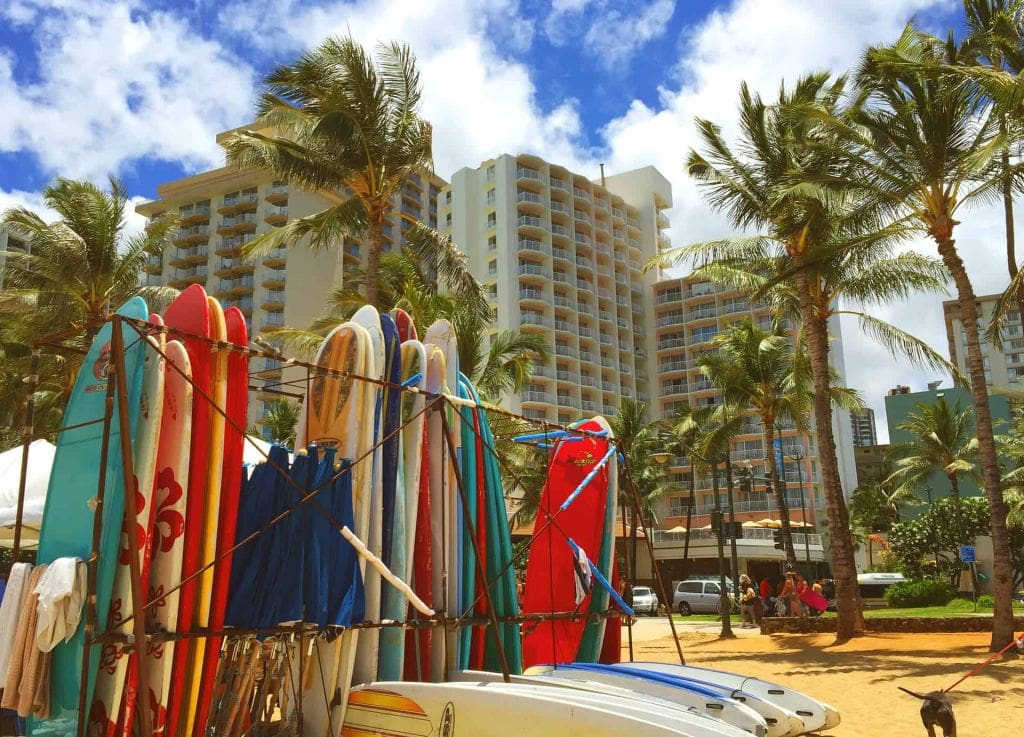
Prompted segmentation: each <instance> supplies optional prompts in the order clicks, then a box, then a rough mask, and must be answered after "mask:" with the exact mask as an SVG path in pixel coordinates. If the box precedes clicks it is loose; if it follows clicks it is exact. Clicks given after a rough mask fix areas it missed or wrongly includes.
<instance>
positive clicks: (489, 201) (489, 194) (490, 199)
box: [487, 187, 497, 205]
mask: <svg viewBox="0 0 1024 737" xmlns="http://www.w3.org/2000/svg"><path fill="white" fill-rule="evenodd" d="M496 198H497V195H496V194H495V192H494V187H491V188H490V189H489V190H487V204H488V205H493V204H494V200H495V199H496Z"/></svg>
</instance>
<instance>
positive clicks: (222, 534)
mask: <svg viewBox="0 0 1024 737" xmlns="http://www.w3.org/2000/svg"><path fill="white" fill-rule="evenodd" d="M224 323H225V325H226V326H227V338H228V342H229V343H233V344H235V345H237V346H241V347H242V348H245V347H246V346H248V345H249V333H248V329H247V328H246V325H245V315H243V314H242V311H241V310H239V309H238V308H237V307H229V308H228V309H226V310H224ZM227 396H228V400H227V407H226V409H227V414H228V421H227V422H225V423H224V465H223V469H224V470H223V475H222V476H221V493H220V514H219V516H218V517H217V559H218V560H220V562H219V563H218V564H217V566H216V567H215V568H214V574H213V602H212V603H211V606H210V629H211V630H219V629H221V628H222V627H223V626H224V613H225V611H226V610H227V606H228V583H229V582H230V580H231V556H228V557H226V558H224V559H223V560H221V556H223V555H224V553H225V552H226V551H228V550H229V549H230V548H231V547H232V546H233V545H234V544H235V528H236V525H237V523H238V499H239V496H240V494H241V489H242V451H243V450H244V444H245V434H244V432H243V431H244V430H245V427H246V417H247V414H248V400H249V356H248V355H247V354H245V353H242V352H240V351H232V352H231V353H229V354H228V395H227ZM235 426H237V427H239V428H241V431H240V430H237V429H236V428H235ZM220 645H221V638H219V637H215V638H211V639H210V640H209V642H208V643H207V645H206V654H205V655H204V660H203V685H202V688H201V690H200V692H199V706H198V712H197V716H196V725H195V730H194V731H195V734H196V735H203V734H205V725H206V719H207V716H208V715H209V711H210V697H211V695H212V692H213V687H214V681H215V678H216V675H217V661H218V658H219V656H220Z"/></svg>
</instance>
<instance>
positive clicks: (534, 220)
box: [517, 215, 541, 228]
mask: <svg viewBox="0 0 1024 737" xmlns="http://www.w3.org/2000/svg"><path fill="white" fill-rule="evenodd" d="M517 222H518V223H519V225H527V226H532V227H534V228H539V227H541V221H540V218H539V217H536V216H535V215H520V216H519V218H518V220H517Z"/></svg>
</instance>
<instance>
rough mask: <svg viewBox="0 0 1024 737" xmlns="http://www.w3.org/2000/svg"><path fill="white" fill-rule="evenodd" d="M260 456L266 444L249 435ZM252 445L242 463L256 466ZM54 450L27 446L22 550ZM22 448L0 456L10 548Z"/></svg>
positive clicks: (39, 511) (2, 515) (34, 537)
mask: <svg viewBox="0 0 1024 737" xmlns="http://www.w3.org/2000/svg"><path fill="white" fill-rule="evenodd" d="M249 439H250V440H252V441H253V443H255V444H256V446H258V447H259V449H261V450H262V451H263V452H264V453H268V452H269V451H270V443H268V442H266V441H264V440H262V439H261V438H257V437H254V436H251V435H250V436H249ZM253 443H250V442H248V441H246V443H245V446H244V450H243V453H242V461H243V462H244V463H247V464H256V463H259V462H261V461H263V460H264V456H263V455H261V454H260V452H259V450H257V449H256V447H253ZM56 450H57V449H56V447H55V446H54V445H53V444H52V443H50V442H48V441H46V440H36V441H34V442H33V443H32V445H30V446H29V454H28V473H27V475H26V477H25V509H24V512H23V514H22V531H21V543H22V547H24V548H27V549H31V548H35V547H36V546H37V545H38V544H39V528H40V526H41V525H42V522H43V508H44V507H45V506H46V490H47V489H48V488H49V486H50V471H51V469H52V468H53V457H54V455H55V453H56ZM21 456H22V447H21V446H20V445H19V446H17V447H15V448H11V449H10V450H8V451H5V452H3V453H0V547H5V548H10V547H13V545H14V524H15V522H16V521H17V516H18V481H19V478H20V475H21Z"/></svg>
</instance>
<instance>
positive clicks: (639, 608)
mask: <svg viewBox="0 0 1024 737" xmlns="http://www.w3.org/2000/svg"><path fill="white" fill-rule="evenodd" d="M659 603H660V602H659V601H658V595H657V594H655V593H654V592H653V591H651V589H650V587H648V586H634V587H633V612H634V613H635V614H650V615H652V616H653V615H655V614H657V613H658V604H659Z"/></svg>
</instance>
